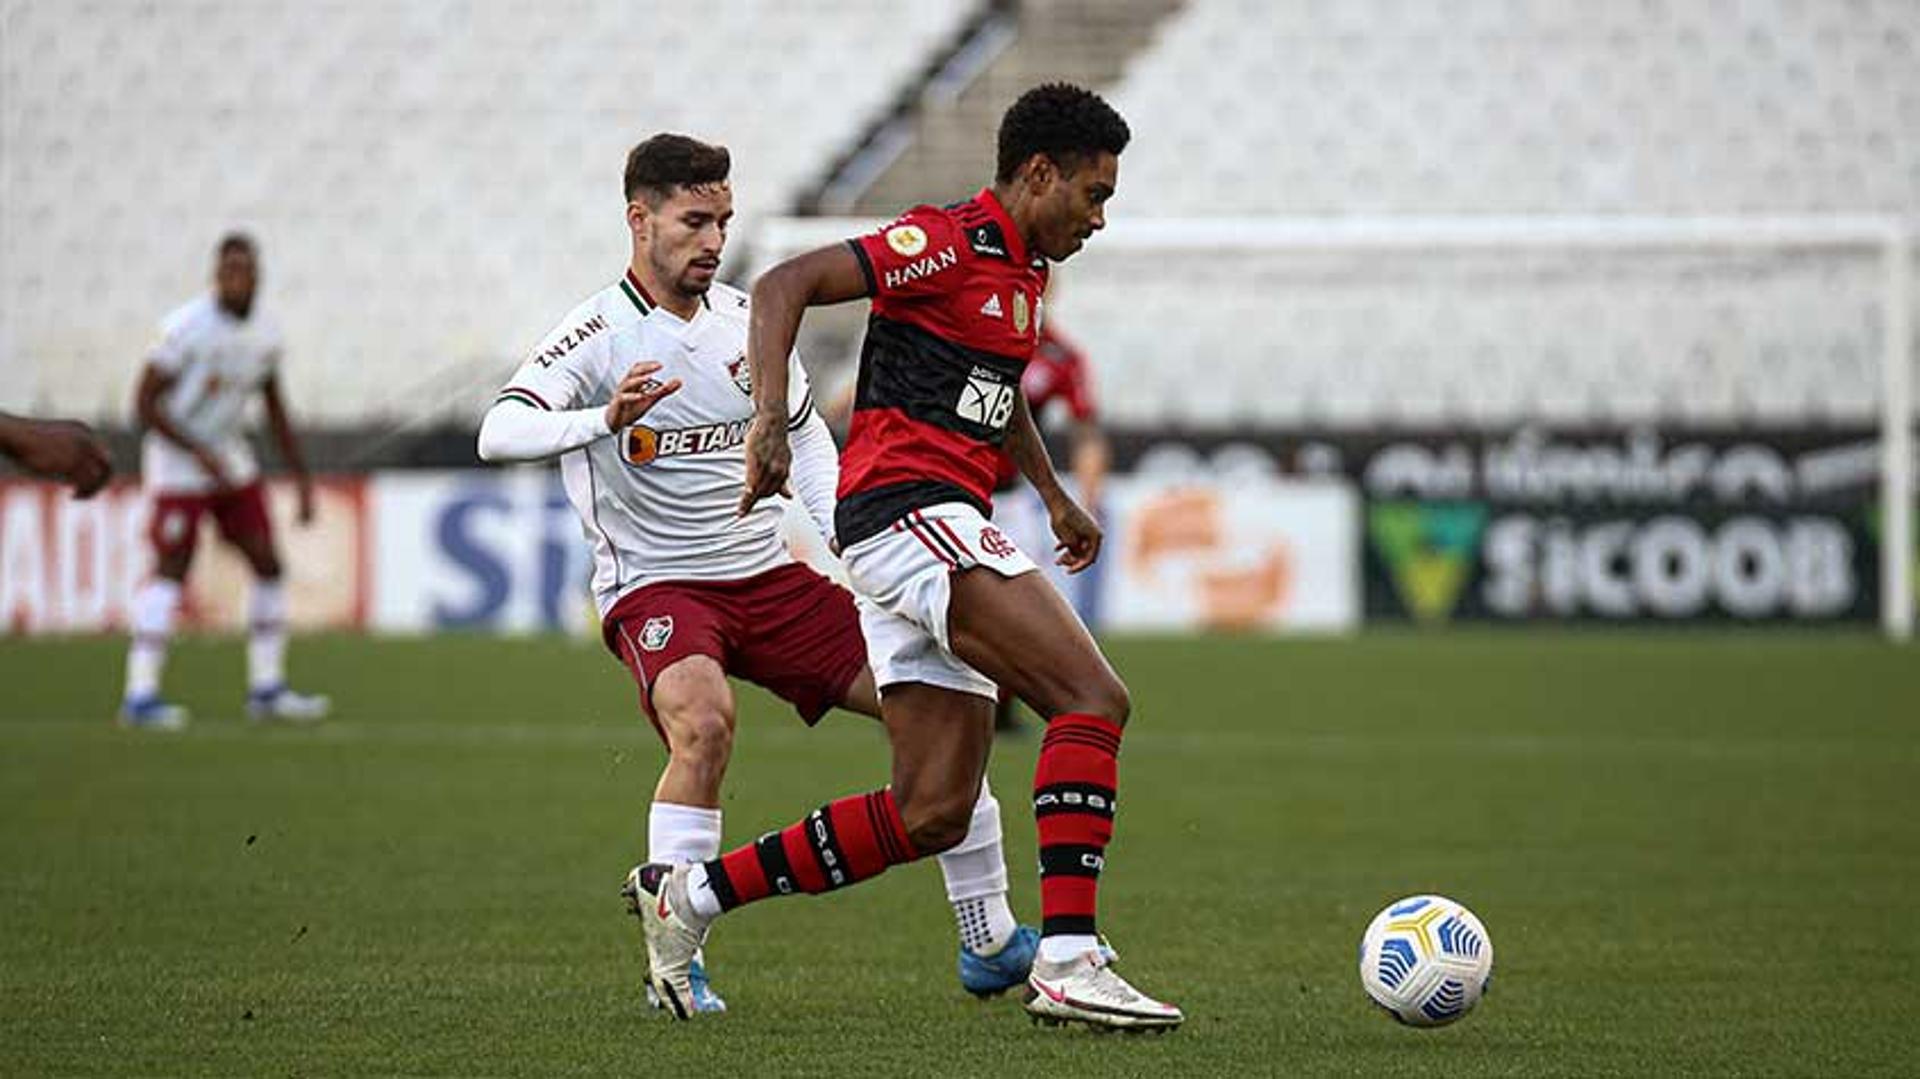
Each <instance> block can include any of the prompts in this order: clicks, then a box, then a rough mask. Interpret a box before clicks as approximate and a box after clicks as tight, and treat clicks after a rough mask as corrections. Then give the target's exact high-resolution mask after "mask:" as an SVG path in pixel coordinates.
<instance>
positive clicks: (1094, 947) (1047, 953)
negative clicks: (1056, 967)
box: [1040, 933, 1100, 963]
mask: <svg viewBox="0 0 1920 1079" xmlns="http://www.w3.org/2000/svg"><path fill="white" fill-rule="evenodd" d="M1099 950H1100V938H1099V937H1096V936H1094V935H1092V934H1090V933H1059V934H1055V935H1054V936H1051V937H1041V938H1040V958H1042V959H1044V960H1046V961H1047V962H1049V963H1067V962H1071V961H1073V960H1075V959H1078V958H1080V957H1081V956H1083V955H1085V954H1087V953H1088V952H1097V951H1099Z"/></svg>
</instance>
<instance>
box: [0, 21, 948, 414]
mask: <svg viewBox="0 0 1920 1079" xmlns="http://www.w3.org/2000/svg"><path fill="white" fill-rule="evenodd" d="M685 10H686V12H687V14H688V17H687V18H686V19H684V20H675V19H670V18H662V17H661V10H660V9H659V7H658V6H657V5H636V4H632V3H627V2H625V0H553V2H547V3H538V4H533V3H520V2H516V0H478V2H473V3H467V2H460V3H455V2H444V3H423V2H410V3H405V4H391V3H386V2H383V0H314V2H309V3H304V4H280V3H275V4H255V3H245V4H226V3H202V2H168V3H149V4H130V3H122V2H105V0H96V2H88V0H80V2H74V3H20V2H8V3H6V4H5V5H4V8H0V16H3V17H4V21H5V25H4V28H3V29H0V100H4V117H5V120H4V124H5V126H4V130H3V131H0V136H4V137H0V145H4V147H5V154H4V157H0V237H4V241H5V243H4V246H5V253H4V256H0V365H4V367H5V368H6V370H7V371H8V372H9V378H8V379H6V380H0V408H16V409H35V410H47V411H60V412H68V413H79V414H83V415H88V416H92V417H95V418H100V419H107V420H124V419H125V418H126V417H127V412H128V403H129V400H130V395H131V387H132V383H133V379H134V376H135V372H136V369H137V366H138V363H139V360H140V357H141V356H142V355H143V353H144V352H145V350H146V348H147V347H148V345H149V344H150V338H151V336H152V333H153V328H154V326H155V325H156V324H157V322H158V320H159V319H160V317H161V316H162V315H163V314H164V313H165V312H166V311H167V310H168V309H169V308H170V307H172V306H173V305H175V304H177V303H179V302H181V301H183V300H185V299H187V298H188V297H189V296H191V295H192V294H193V293H195V292H196V291H197V290H199V289H201V288H202V287H203V286H204V282H205V281H206V278H207V274H208V271H209V268H210V265H211V260H212V250H213V245H214V242H215V240H217V239H218V237H219V236H220V235H221V233H223V232H224V231H226V230H228V229H230V228H234V227H243V228H246V229H248V230H250V231H252V232H254V233H255V234H257V236H258V237H259V239H260V241H261V244H262V251H263V267H264V274H265V276H264V289H265V291H264V298H263V303H264V304H265V305H266V306H269V307H271V308H272V309H273V310H274V311H276V312H277V313H278V315H279V317H280V319H281V321H282V322H283V324H284V325H285V328H286V332H287V338H288V341H289V356H288V367H287V378H288V380H289V382H290V384H291V393H292V397H293V401H294V403H295V406H296V408H297V409H298V411H299V413H300V415H302V416H303V417H307V418H310V419H316V420H322V421H333V422H342V423H354V422H364V421H367V420H370V419H385V420H389V421H400V420H406V419H414V418H424V417H429V416H435V415H440V416H444V415H448V414H455V415H460V416H461V418H465V413H468V412H471V411H473V410H474V409H477V408H478V407H479V405H480V404H481V402H483V401H484V400H485V399H486V398H487V397H488V396H489V395H490V392H491V390H492V389H494V388H496V387H497V385H498V382H499V380H501V379H503V378H504V377H505V375H506V373H507V372H508V371H509V370H510V369H511V367H512V365H513V363H514V362H515V360H516V359H517V358H518V357H519V356H520V355H521V354H522V353H523V352H525V351H526V350H527V349H528V348H530V347H531V346H532V344H533V343H534V341H535V340H537V339H538V337H539V336H540V335H541V334H543V333H545V332H546V330H547V329H548V328H549V327H550V326H551V325H552V324H553V323H554V322H555V321H557V320H558V319H559V318H560V317H561V316H562V315H564V314H565V313H566V311H567V309H568V308H569V307H571V306H572V305H573V304H574V303H575V302H577V301H578V300H579V299H580V298H582V297H583V296H585V295H586V294H587V293H588V292H590V291H592V290H593V289H595V288H598V287H600V286H601V285H603V284H604V283H605V282H606V281H608V280H610V279H611V277H612V276H613V275H614V274H616V273H618V271H619V269H620V267H621V266H622V265H624V263H625V260H626V242H625V239H624V226H623V223H622V199H621V195H620V172H621V167H622V164H623V161H624V155H625V153H626V151H627V149H628V148H629V147H630V146H632V145H633V143H634V142H636V141H638V140H639V139H640V138H641V137H643V136H645V135H647V134H649V133H651V132H654V131H657V130H663V129H677V130H684V131H686V132H688V133H690V134H694V135H697V136H702V137H706V138H710V139H713V140H716V141H720V142H724V143H726V144H727V145H729V146H730V147H731V148H732V149H733V151H734V155H735V157H734V160H735V174H734V178H735V191H736V198H737V200H738V204H739V210H740V221H739V228H738V231H737V235H746V234H747V233H748V231H749V230H750V227H751V223H752V221H753V220H755V219H756V218H759V217H763V216H770V215H776V214H783V213H786V212H788V211H790V210H791V208H792V202H793V199H794V198H795V197H796V195H798V194H799V193H800V191H801V190H802V188H803V187H804V186H805V185H806V184H807V183H809V182H811V181H812V180H814V179H815V178H816V177H817V176H818V175H819V174H820V173H821V171H822V170H823V169H824V168H825V166H826V164H827V163H828V161H829V159H830V158H831V156H832V155H833V154H834V153H836V152H838V151H839V150H841V149H842V148H844V147H845V146H846V145H847V144H848V143H849V142H850V140H852V139H853V138H854V137H855V136H857V135H858V134H859V133H860V131H862V130H863V129H864V128H865V126H866V125H867V124H868V123H870V122H871V121H872V120H873V119H874V118H876V116H877V115H878V114H879V113H880V112H881V111H882V110H884V109H885V108H887V107H888V106H889V105H890V104H891V102H892V100H893V98H894V96H895V95H896V94H897V93H898V92H899V90H900V88H901V87H902V86H904V85H907V84H908V82H909V80H910V79H911V78H912V77H913V75H914V74H915V73H916V72H917V71H918V69H919V68H920V67H921V66H922V65H924V64H925V63H926V62H927V60H928V58H929V56H930V55H931V54H932V53H933V52H934V51H935V50H936V49H938V48H939V47H940V46H941V45H942V44H944V43H945V41H946V40H947V39H948V38H949V37H950V36H951V35H952V34H953V33H954V32H955V31H956V30H957V29H958V26H959V24H960V22H961V20H963V19H964V18H966V17H967V15H968V14H969V5H965V4H954V3H948V2H947V0H799V2H782V3H775V2H771V0H762V2H754V0H719V2H710V3H703V4H699V5H690V6H687V7H686V9H685ZM856 71H857V75H854V74H852V73H853V72H856ZM22 371H24V372H25V373H26V377H24V378H16V377H13V376H14V375H15V374H16V373H17V372H22Z"/></svg>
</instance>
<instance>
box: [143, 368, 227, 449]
mask: <svg viewBox="0 0 1920 1079" xmlns="http://www.w3.org/2000/svg"><path fill="white" fill-rule="evenodd" d="M178 381H179V376H178V375H174V374H170V373H168V372H166V371H162V370H161V369H160V368H158V367H155V366H154V365H152V364H148V365H147V366H146V368H145V369H144V370H143V371H141V373H140V388H139V390H138V391H136V393H135V395H134V401H133V411H134V415H136V416H138V417H139V418H140V423H141V424H142V425H144V426H145V427H146V428H147V429H148V430H150V431H153V432H155V433H157V434H159V436H160V437H161V438H164V439H166V440H167V441H169V442H171V443H173V444H174V445H176V446H179V447H180V448H181V449H183V450H186V451H187V452H188V453H191V454H193V455H194V456H195V457H199V458H203V459H204V458H207V457H210V456H211V454H210V453H209V452H208V450H207V448H206V447H205V446H202V445H201V444H200V443H198V442H195V441H194V440H193V439H191V438H189V437H187V434H186V432H184V431H182V430H180V428H179V427H178V426H177V425H175V424H174V422H173V421H172V420H171V419H169V418H167V412H166V409H163V408H161V407H160V402H161V401H162V400H164V399H165V398H166V396H167V394H168V393H170V392H172V390H173V384H174V383H175V382H178Z"/></svg>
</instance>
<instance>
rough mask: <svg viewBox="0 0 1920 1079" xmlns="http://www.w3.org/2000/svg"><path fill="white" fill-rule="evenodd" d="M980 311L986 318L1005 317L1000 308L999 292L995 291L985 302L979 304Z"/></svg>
mask: <svg viewBox="0 0 1920 1079" xmlns="http://www.w3.org/2000/svg"><path fill="white" fill-rule="evenodd" d="M980 313H981V314H983V315H985V316H987V317H988V318H1005V317H1006V315H1005V313H1004V312H1002V311H1001V310H1000V294H999V293H997V292H996V293H994V294H993V295H991V296H989V297H987V302H986V303H983V304H981V305H980Z"/></svg>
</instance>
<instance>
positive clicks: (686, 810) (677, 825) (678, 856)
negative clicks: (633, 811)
mask: <svg viewBox="0 0 1920 1079" xmlns="http://www.w3.org/2000/svg"><path fill="white" fill-rule="evenodd" d="M719 856H720V811H719V810H718V809H707V808H705V807H703V806H690V805H680V804H678V803H675V802H655V803H653V805H652V807H650V808H649V809H648V810H647V861H649V862H661V863H664V864H666V865H685V864H686V863H688V862H704V861H706V860H707V859H709V858H718V857H719Z"/></svg>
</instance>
